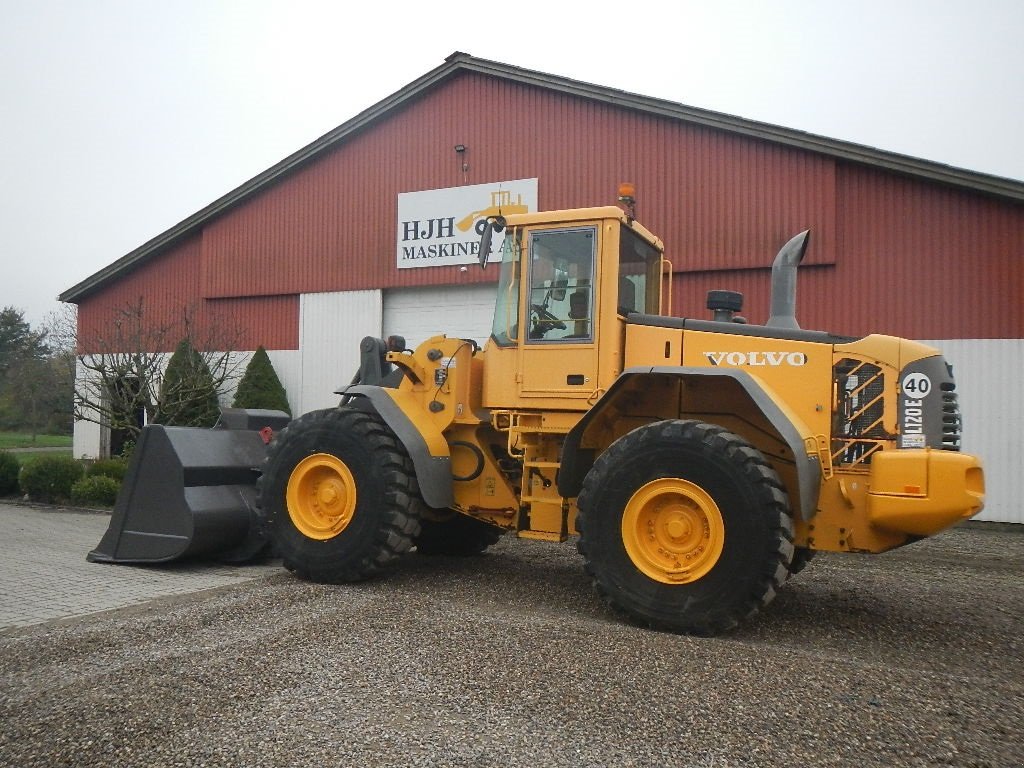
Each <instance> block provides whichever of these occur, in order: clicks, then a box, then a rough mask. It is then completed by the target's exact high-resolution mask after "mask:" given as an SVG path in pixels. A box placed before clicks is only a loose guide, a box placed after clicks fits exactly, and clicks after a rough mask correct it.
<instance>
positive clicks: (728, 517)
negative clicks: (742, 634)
mask: <svg viewBox="0 0 1024 768" xmlns="http://www.w3.org/2000/svg"><path fill="white" fill-rule="evenodd" d="M578 507H579V515H578V517H577V521H576V526H577V529H578V530H579V534H580V539H579V544H578V547H579V551H580V553H581V554H582V555H583V558H584V563H585V566H586V569H587V572H588V573H589V574H590V576H591V578H592V579H593V582H594V585H595V587H596V588H597V591H598V593H599V594H601V596H602V597H604V599H605V600H606V601H607V602H608V603H609V604H610V605H612V606H613V607H614V608H616V609H618V610H621V611H623V612H625V613H627V614H629V615H630V616H631V617H633V618H634V619H637V620H639V621H640V622H643V623H645V624H649V625H651V626H656V627H660V628H664V629H669V630H672V631H676V632H686V633H691V634H696V635H714V634H718V633H720V632H724V631H726V630H729V629H732V628H734V627H735V626H737V625H738V624H739V623H740V622H741V621H742V620H744V619H747V618H750V617H751V616H753V615H754V614H755V613H757V611H758V610H759V609H760V608H762V607H763V606H765V605H767V604H768V603H769V602H770V601H771V600H772V598H773V597H774V596H775V593H776V591H777V590H778V589H779V588H780V587H781V585H782V584H783V582H784V581H785V580H786V577H787V575H788V566H789V564H790V561H791V559H792V557H793V544H792V539H793V523H792V517H791V514H790V508H789V499H788V497H787V495H786V492H785V490H784V488H783V486H782V483H781V481H780V480H779V477H778V475H777V474H776V472H775V470H774V469H773V468H772V467H771V465H770V464H769V463H768V461H767V459H765V457H764V455H763V454H761V452H760V451H758V450H757V449H756V448H754V447H753V446H752V445H750V444H749V443H747V442H746V441H745V440H744V439H743V438H741V437H739V436H738V435H735V434H733V433H731V432H728V431H727V430H725V429H723V428H721V427H719V426H716V425H712V424H706V423H703V422H699V421H682V420H670V421H662V422H657V423H654V424H649V425H646V426H643V427H639V428H638V429H635V430H633V431H632V432H630V433H628V434H626V435H624V436H623V437H622V438H620V439H619V440H617V441H615V442H614V443H613V444H612V445H611V446H610V447H609V448H608V450H606V451H605V452H604V453H603V454H602V455H601V456H600V457H599V458H598V460H597V461H596V462H595V463H594V466H593V468H592V469H591V470H590V472H589V473H588V474H587V477H586V479H585V481H584V484H583V490H582V492H581V493H580V496H579V499H578Z"/></svg>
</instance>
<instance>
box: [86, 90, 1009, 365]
mask: <svg viewBox="0 0 1024 768" xmlns="http://www.w3.org/2000/svg"><path fill="white" fill-rule="evenodd" d="M455 144H464V145H466V147H467V151H466V153H465V155H464V157H460V156H458V155H456V153H455V152H454V149H453V147H454V145H455ZM463 159H464V160H465V161H466V162H468V164H469V171H468V173H466V174H464V173H463V171H462V168H461V163H462V161H463ZM530 177H537V178H538V179H539V197H540V199H539V204H540V207H541V208H542V209H556V208H565V207H578V206H589V205H604V204H608V203H610V202H612V201H613V200H614V195H615V190H616V189H617V186H618V183H619V182H620V181H624V180H628V181H633V182H635V183H636V184H637V188H638V197H639V204H638V217H639V219H640V220H641V221H643V222H644V224H645V225H646V226H648V228H650V229H651V230H653V231H655V232H657V233H658V234H659V235H660V236H661V237H662V239H663V240H664V241H665V243H666V246H667V249H668V252H669V256H670V258H671V259H672V261H673V263H674V265H675V269H676V273H677V278H676V280H677V288H676V299H677V301H676V309H677V312H678V313H679V314H686V315H691V316H706V314H707V312H706V310H704V309H703V307H704V293H705V292H706V290H707V289H709V288H718V287H728V288H734V289H736V290H742V291H744V292H745V293H746V294H747V296H748V302H747V310H746V313H747V314H748V316H749V317H750V319H751V320H753V321H763V319H764V318H765V316H766V315H767V306H768V298H767V288H768V274H769V273H768V271H767V269H765V267H767V265H769V264H770V262H771V259H772V258H773V257H774V254H775V252H776V250H777V248H778V247H779V246H780V245H781V244H782V243H783V242H785V241H786V240H787V239H788V238H789V237H790V236H792V235H793V234H795V233H796V232H798V231H799V230H801V229H804V228H807V227H810V228H811V229H812V247H811V250H810V252H809V254H808V258H807V264H809V265H814V266H811V267H810V268H808V269H805V270H803V272H802V274H801V278H800V286H799V291H798V295H799V309H798V317H799V319H800V321H801V324H802V325H804V327H821V328H827V329H830V330H834V331H836V332H840V333H851V334H859V333H864V332H867V331H869V330H878V331H884V332H890V333H897V334H900V335H906V336H911V337H918V338H948V337H961V338H971V337H1020V336H1024V313H1022V311H1021V308H1020V306H1019V303H1020V299H1021V296H1022V290H1021V288H1022V286H1021V279H1022V278H1021V274H1020V271H1019V270H1018V271H1014V270H1012V269H1011V265H1012V264H1014V263H1016V261H1015V259H1016V260H1019V258H1020V255H1021V253H1020V252H1021V249H1022V243H1024V212H1022V207H1021V206H1019V205H1013V204H1010V203H1003V202H1000V201H997V200H994V199H990V198H986V197H983V196H980V195H976V194H973V193H970V192H967V191H960V190H952V189H946V188H943V187H940V186H938V185H935V184H931V183H928V182H925V181H920V180H913V179H905V178H900V177H897V176H895V175H893V174H889V173H886V172H884V171H880V170H876V169H871V168H863V167H856V166H851V165H847V164H845V163H842V162H838V161H835V160H833V159H831V158H827V157H823V156H819V155H816V154H813V153H811V152H807V151H803V150H799V149H792V148H786V147H781V146H778V145H774V144H771V143H768V142H766V141H763V140H759V139H754V138H747V137H743V136H739V135H735V134H729V133H725V132H722V131H717V130H713V129H709V128H703V127H700V126H695V125H689V124H684V123H680V122H678V121H674V120H670V119H667V118H661V117H658V116H654V115H649V114H639V113H635V112H630V111H626V110H623V109H618V108H615V107H612V106H608V105H604V104H598V103H596V102H588V101H585V100H582V99H580V98H578V97H575V96H569V95H565V94H561V93H558V92H555V91H552V90H549V89H542V88H535V87H531V86H526V85H522V84H518V83H515V82H512V81H507V80H499V79H495V78H490V77H486V76H483V75H476V74H470V73H460V74H459V75H458V76H456V77H454V78H452V79H450V80H448V81H446V82H444V83H442V84H440V85H438V86H436V87H434V88H433V89H432V90H430V91H429V92H428V93H427V94H425V95H424V96H422V97H420V98H419V99H417V100H414V101H411V102H408V103H406V104H405V105H403V106H402V107H401V108H399V109H397V110H396V111H394V112H392V113H390V114H388V115H387V116H386V117H384V118H382V119H380V120H379V121H378V122H377V123H376V124H375V125H373V126H371V127H370V128H368V129H366V130H364V131H363V132H362V133H361V134H360V135H358V136H354V137H350V138H349V139H348V140H347V141H346V142H345V143H344V144H343V145H342V146H340V147H338V148H337V149H335V150H333V151H331V152H329V153H325V154H323V155H321V156H320V157H319V158H317V160H316V161H315V162H313V163H311V164H310V165H308V166H306V167H305V168H303V169H300V170H299V171H297V172H295V173H293V174H291V175H290V176H289V177H288V178H286V179H284V180H283V181H281V182H279V183H277V184H275V185H273V186H271V187H269V188H267V189H265V190H264V191H262V192H261V193H259V194H257V195H255V196H254V197H252V198H250V199H249V200H247V201H246V202H245V203H243V204H241V205H239V206H238V207H236V208H234V209H233V210H231V211H230V212H228V213H227V214H226V215H223V216H221V217H220V218H219V219H217V220H215V221H212V222H209V223H208V224H207V225H206V226H205V229H204V231H203V233H202V236H201V238H200V237H197V238H194V239H193V240H191V241H189V243H188V244H186V245H183V246H179V247H177V248H175V249H174V250H173V251H171V252H169V253H167V254H165V255H163V256H161V257H160V258H159V259H157V260H156V261H155V262H154V263H153V264H151V265H148V266H147V267H144V268H142V269H140V270H137V271H136V272H135V273H133V274H132V275H130V276H129V277H128V278H126V279H125V280H122V281H120V282H119V283H118V284H117V285H115V286H113V287H112V288H110V289H108V290H106V291H104V292H103V293H102V294H100V295H99V296H96V297H93V298H90V299H89V300H88V301H86V302H84V303H83V315H84V316H85V317H86V320H87V326H88V327H96V328H98V327H99V326H96V325H95V324H93V325H89V323H94V322H95V321H94V319H93V312H92V309H91V305H93V304H94V303H95V302H97V301H100V300H102V302H106V303H108V304H109V303H110V301H111V299H112V298H115V299H116V297H121V298H123V297H124V296H135V295H137V294H138V293H139V292H140V291H144V292H146V293H147V295H149V293H150V291H152V292H154V296H156V297H163V298H154V301H155V302H156V303H160V302H167V306H168V307H172V308H173V307H175V306H177V307H178V308H179V311H180V307H181V306H184V305H187V304H188V303H190V302H194V301H196V300H197V299H209V300H213V299H216V300H217V302H214V303H219V304H221V305H222V306H224V307H230V308H231V311H232V312H233V313H234V314H235V315H236V317H237V318H239V319H240V320H241V321H242V322H244V323H246V324H247V325H248V324H250V323H252V324H254V325H253V328H252V329H251V330H250V333H249V338H250V339H251V340H253V341H255V340H257V339H259V341H258V342H257V343H263V344H266V345H267V346H268V347H272V348H294V347H295V346H296V345H297V343H298V330H297V328H298V303H297V298H296V295H297V294H299V293H304V292H318V291H340V290H354V289H365V288H387V287H401V286H411V285H443V284H458V283H463V282H484V281H490V280H494V279H495V278H496V271H494V270H490V271H488V272H487V273H485V274H481V273H480V272H478V271H476V270H470V271H469V272H467V273H461V272H459V270H458V268H456V267H435V268H423V269H405V270H398V269H397V268H396V266H395V248H396V244H395V241H394V233H395V223H396V215H397V197H398V194H399V193H400V192H409V191H416V190H422V189H433V188H440V187H449V186H457V185H459V184H463V183H468V184H478V183H483V182H490V181H500V180H505V179H517V178H530ZM252 297H260V298H258V299H257V298H252ZM268 342H269V343H268Z"/></svg>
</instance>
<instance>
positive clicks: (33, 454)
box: [0, 446, 71, 466]
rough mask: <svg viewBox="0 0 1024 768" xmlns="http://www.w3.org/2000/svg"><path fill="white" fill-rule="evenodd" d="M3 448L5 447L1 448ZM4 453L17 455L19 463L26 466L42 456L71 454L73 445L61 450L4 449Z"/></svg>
mask: <svg viewBox="0 0 1024 768" xmlns="http://www.w3.org/2000/svg"><path fill="white" fill-rule="evenodd" d="M0 450H3V449H0ZM4 453H10V454H12V455H13V456H15V457H17V459H18V463H19V464H21V465H22V466H25V465H26V464H27V463H28V462H30V461H32V460H33V459H38V458H39V457H40V456H70V455H71V446H68V448H67V449H61V450H59V451H19V450H17V449H11V450H4Z"/></svg>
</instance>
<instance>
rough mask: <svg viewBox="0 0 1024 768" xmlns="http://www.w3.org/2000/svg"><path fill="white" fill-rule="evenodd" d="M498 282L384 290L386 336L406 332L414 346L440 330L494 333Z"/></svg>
mask: <svg viewBox="0 0 1024 768" xmlns="http://www.w3.org/2000/svg"><path fill="white" fill-rule="evenodd" d="M496 291H497V286H496V285H494V284H489V285H454V286H451V285H450V286H442V287H431V288H402V289H396V290H391V291H386V292H385V293H384V337H385V338H387V337H388V336H393V335H397V336H404V337H405V341H406V344H407V345H408V347H409V348H410V349H413V348H415V347H416V345H418V344H420V343H421V342H423V341H425V340H426V339H429V338H430V337H431V336H436V335H438V334H440V333H443V334H445V335H446V336H450V337H453V338H460V339H475V340H476V341H477V342H479V343H480V346H483V344H484V342H485V341H487V337H488V336H490V335H491V318H492V317H493V315H494V296H495V293H496Z"/></svg>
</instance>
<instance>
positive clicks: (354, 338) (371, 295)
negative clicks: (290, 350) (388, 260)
mask: <svg viewBox="0 0 1024 768" xmlns="http://www.w3.org/2000/svg"><path fill="white" fill-rule="evenodd" d="M382 311H383V310H382V302H381V292H380V291H379V290H369V291H342V292H337V293H304V294H302V296H301V297H300V298H299V313H300V314H299V350H300V351H301V355H300V359H301V361H302V362H301V373H300V375H301V379H300V385H299V388H298V390H297V391H298V394H299V398H298V408H297V409H296V410H295V411H294V413H295V415H298V414H300V413H307V412H309V411H313V410H316V409H318V408H330V407H332V406H335V405H337V404H338V400H339V397H338V395H336V394H334V390H336V389H338V387H340V386H342V385H344V384H348V383H349V382H350V381H351V379H352V375H353V374H354V373H355V372H356V371H358V370H359V342H360V341H362V340H363V338H364V337H366V336H380V334H381V316H382Z"/></svg>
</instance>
